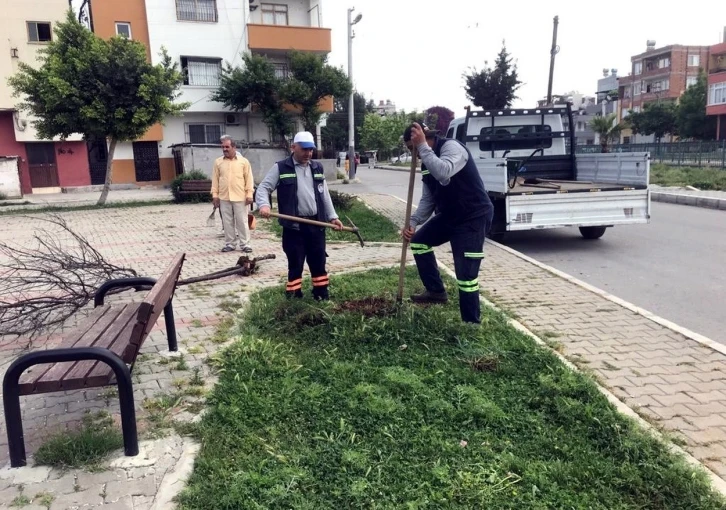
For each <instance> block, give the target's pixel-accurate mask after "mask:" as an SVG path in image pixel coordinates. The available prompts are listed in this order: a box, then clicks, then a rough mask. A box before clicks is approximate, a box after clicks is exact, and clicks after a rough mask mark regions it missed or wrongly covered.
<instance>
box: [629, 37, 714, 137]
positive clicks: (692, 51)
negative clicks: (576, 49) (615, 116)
mask: <svg viewBox="0 0 726 510" xmlns="http://www.w3.org/2000/svg"><path fill="white" fill-rule="evenodd" d="M709 49H710V47H709V46H684V45H681V44H673V45H669V46H663V47H661V48H656V47H655V41H648V42H647V46H646V51H645V52H644V53H640V54H639V55H635V56H633V57H631V58H630V61H631V72H630V74H629V75H628V76H627V77H623V78H621V79H620V80H619V94H618V95H619V97H620V118H621V119H624V118H626V117H627V116H628V111H629V110H633V111H635V112H639V111H641V110H642V108H643V106H644V105H645V104H647V103H650V102H654V101H678V98H679V97H680V96H681V94H683V92H685V90H686V88H688V87H689V86H691V85H693V84H695V83H696V80H697V79H698V72H699V69H701V68H703V69H704V70H707V69H708V54H709ZM635 138H636V136H635V135H633V134H632V133H631V132H630V131H629V130H626V131H624V132H623V142H624V143H630V142H635V141H636V140H635ZM651 141H653V136H652V135H651V136H645V135H637V142H651Z"/></svg>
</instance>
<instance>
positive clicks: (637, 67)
mask: <svg viewBox="0 0 726 510" xmlns="http://www.w3.org/2000/svg"><path fill="white" fill-rule="evenodd" d="M633 74H634V75H636V76H637V75H639V74H643V63H642V62H636V63H635V64H633Z"/></svg>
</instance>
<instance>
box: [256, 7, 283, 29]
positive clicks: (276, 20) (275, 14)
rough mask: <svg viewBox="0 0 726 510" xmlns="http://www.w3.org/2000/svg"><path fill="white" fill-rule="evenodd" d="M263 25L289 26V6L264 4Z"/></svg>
mask: <svg viewBox="0 0 726 510" xmlns="http://www.w3.org/2000/svg"><path fill="white" fill-rule="evenodd" d="M262 23H264V24H265V25H287V5H284V4H262Z"/></svg>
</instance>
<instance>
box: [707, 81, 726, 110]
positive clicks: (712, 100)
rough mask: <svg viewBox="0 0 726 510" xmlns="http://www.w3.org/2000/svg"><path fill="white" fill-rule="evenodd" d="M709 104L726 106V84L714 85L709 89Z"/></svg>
mask: <svg viewBox="0 0 726 510" xmlns="http://www.w3.org/2000/svg"><path fill="white" fill-rule="evenodd" d="M708 104H709V105H717V104H726V82H721V83H714V84H712V85H711V86H710V87H708Z"/></svg>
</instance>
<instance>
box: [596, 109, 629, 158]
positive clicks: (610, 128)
mask: <svg viewBox="0 0 726 510" xmlns="http://www.w3.org/2000/svg"><path fill="white" fill-rule="evenodd" d="M615 118H616V117H615V114H614V113H611V114H610V115H606V116H604V117H603V116H601V115H598V116H597V117H595V118H594V119H592V120H591V121H590V129H592V130H593V131H594V132H595V133H597V134H598V135H599V136H600V147H601V149H600V152H608V144H609V143H610V141H612V140H617V139H619V138H620V132H621V131H622V130H623V125H622V124H620V123H616V122H615Z"/></svg>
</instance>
